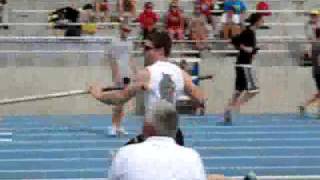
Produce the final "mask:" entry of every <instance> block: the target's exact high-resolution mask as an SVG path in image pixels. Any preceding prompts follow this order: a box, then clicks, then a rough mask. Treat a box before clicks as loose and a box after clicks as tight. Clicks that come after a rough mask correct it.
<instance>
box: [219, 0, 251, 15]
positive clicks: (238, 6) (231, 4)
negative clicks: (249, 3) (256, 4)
mask: <svg viewBox="0 0 320 180" xmlns="http://www.w3.org/2000/svg"><path fill="white" fill-rule="evenodd" d="M246 10H247V7H246V5H245V4H244V2H242V1H241V0H226V1H225V2H224V11H234V12H235V13H236V14H241V13H243V12H244V11H246Z"/></svg>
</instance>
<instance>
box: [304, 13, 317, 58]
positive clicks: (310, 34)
mask: <svg viewBox="0 0 320 180" xmlns="http://www.w3.org/2000/svg"><path fill="white" fill-rule="evenodd" d="M309 15H310V19H309V21H308V22H307V23H305V25H304V33H305V35H306V38H307V39H308V40H310V41H313V40H315V39H316V33H315V30H316V29H317V28H320V22H319V15H320V13H319V11H318V10H312V11H311V12H310V13H309ZM310 52H311V46H310V44H306V45H305V46H304V54H303V60H304V61H309V60H310V58H311V56H310ZM303 63H305V62H303Z"/></svg>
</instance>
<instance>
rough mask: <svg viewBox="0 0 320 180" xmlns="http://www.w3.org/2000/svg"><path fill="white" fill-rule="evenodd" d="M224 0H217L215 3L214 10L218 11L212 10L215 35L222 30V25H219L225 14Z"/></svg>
mask: <svg viewBox="0 0 320 180" xmlns="http://www.w3.org/2000/svg"><path fill="white" fill-rule="evenodd" d="M223 7H224V0H216V1H215V2H214V3H213V11H216V12H212V13H211V14H212V19H213V22H215V30H214V32H213V34H214V35H219V34H220V33H219V32H220V30H221V26H220V25H219V22H220V21H221V16H222V15H223V10H224V8H223Z"/></svg>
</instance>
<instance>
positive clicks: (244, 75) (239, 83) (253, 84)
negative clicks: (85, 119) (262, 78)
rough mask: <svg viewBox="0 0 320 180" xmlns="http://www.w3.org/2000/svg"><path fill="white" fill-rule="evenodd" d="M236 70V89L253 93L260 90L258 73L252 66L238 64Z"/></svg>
mask: <svg viewBox="0 0 320 180" xmlns="http://www.w3.org/2000/svg"><path fill="white" fill-rule="evenodd" d="M235 71H236V82H235V90H236V91H239V92H242V91H248V92H251V93H254V92H259V88H258V87H257V79H256V74H255V72H254V70H253V68H252V66H250V65H248V66H246V65H236V67H235Z"/></svg>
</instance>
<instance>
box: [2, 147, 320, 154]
mask: <svg viewBox="0 0 320 180" xmlns="http://www.w3.org/2000/svg"><path fill="white" fill-rule="evenodd" d="M192 148H194V149H196V150H279V149H281V150H296V149H313V150H320V146H230V147H207V146H193V147H192ZM118 149H119V148H118V147H113V148H111V147H98V148H49V149H47V148H34V149H13V148H8V149H4V148H1V149H0V153H20V152H74V151H77V152H87V151H116V150H118Z"/></svg>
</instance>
